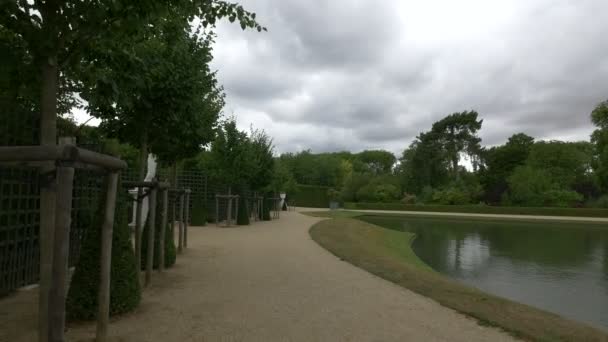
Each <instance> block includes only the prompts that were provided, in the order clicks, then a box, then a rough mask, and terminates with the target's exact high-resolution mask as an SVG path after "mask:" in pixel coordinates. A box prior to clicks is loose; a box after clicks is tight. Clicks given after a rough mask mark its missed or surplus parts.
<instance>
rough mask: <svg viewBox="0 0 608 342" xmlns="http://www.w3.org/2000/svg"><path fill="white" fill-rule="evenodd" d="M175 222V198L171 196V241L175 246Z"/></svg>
mask: <svg viewBox="0 0 608 342" xmlns="http://www.w3.org/2000/svg"><path fill="white" fill-rule="evenodd" d="M175 220H177V198H176V197H175V195H174V196H173V210H172V211H171V241H173V245H175Z"/></svg>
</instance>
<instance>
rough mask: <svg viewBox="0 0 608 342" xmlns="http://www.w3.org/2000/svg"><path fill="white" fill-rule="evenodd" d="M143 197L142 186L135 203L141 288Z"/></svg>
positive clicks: (136, 247)
mask: <svg viewBox="0 0 608 342" xmlns="http://www.w3.org/2000/svg"><path fill="white" fill-rule="evenodd" d="M142 196H143V188H142V187H141V186H138V187H137V199H136V201H135V205H136V206H137V209H136V210H135V215H136V216H135V269H136V270H137V281H138V282H139V285H140V286H141V277H140V276H139V274H140V270H141V231H142V219H141V212H142V201H143V199H142Z"/></svg>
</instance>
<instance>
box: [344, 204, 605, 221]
mask: <svg viewBox="0 0 608 342" xmlns="http://www.w3.org/2000/svg"><path fill="white" fill-rule="evenodd" d="M344 209H350V210H357V209H361V210H404V211H423V212H448V213H471V214H505V215H541V216H576V217H608V209H597V208H543V207H538V208H533V207H497V206H485V205H422V204H420V205H416V204H411V205H409V204H402V203H353V202H347V203H345V204H344Z"/></svg>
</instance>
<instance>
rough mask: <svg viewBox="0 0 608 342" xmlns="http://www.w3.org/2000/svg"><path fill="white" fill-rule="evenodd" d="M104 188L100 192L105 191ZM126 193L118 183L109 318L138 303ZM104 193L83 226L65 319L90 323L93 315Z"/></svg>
mask: <svg viewBox="0 0 608 342" xmlns="http://www.w3.org/2000/svg"><path fill="white" fill-rule="evenodd" d="M106 188H107V187H106V186H105V184H104V186H103V187H102V189H104V190H105V189H106ZM127 196H128V195H127V194H126V193H125V192H124V191H122V186H121V184H120V182H119V183H118V193H117V201H116V210H115V216H114V231H113V234H112V264H111V280H110V315H117V314H121V313H125V312H128V311H131V310H133V309H134V308H135V307H137V305H139V302H140V300H141V289H140V287H139V282H138V279H137V277H138V275H139V273H138V271H137V268H136V267H135V255H134V253H133V245H132V244H131V241H130V229H129V227H128V223H127V205H126V204H127V200H128V198H127ZM105 197H106V194H105V192H104V193H102V194H101V195H100V196H99V202H98V203H97V206H96V207H97V208H98V209H97V211H96V212H95V214H94V219H93V220H92V224H91V226H90V227H86V232H85V236H84V238H83V241H82V245H81V252H80V258H79V259H78V264H77V265H76V270H75V272H74V275H73V277H72V282H71V285H70V289H69V291H68V297H67V300H66V316H67V318H68V320H71V321H78V320H91V319H95V318H96V316H97V307H98V303H97V295H98V291H99V272H100V270H99V268H100V265H99V262H100V260H99V259H100V257H101V249H100V247H101V246H100V243H101V229H102V224H103V220H104V215H105Z"/></svg>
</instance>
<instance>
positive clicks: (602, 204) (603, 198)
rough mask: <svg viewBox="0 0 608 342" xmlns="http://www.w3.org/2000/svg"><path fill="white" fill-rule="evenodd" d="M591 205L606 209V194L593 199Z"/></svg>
mask: <svg viewBox="0 0 608 342" xmlns="http://www.w3.org/2000/svg"><path fill="white" fill-rule="evenodd" d="M592 206H593V207H594V208H605V209H608V195H603V196H601V197H600V198H598V199H596V200H595V201H593V204H592Z"/></svg>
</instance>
